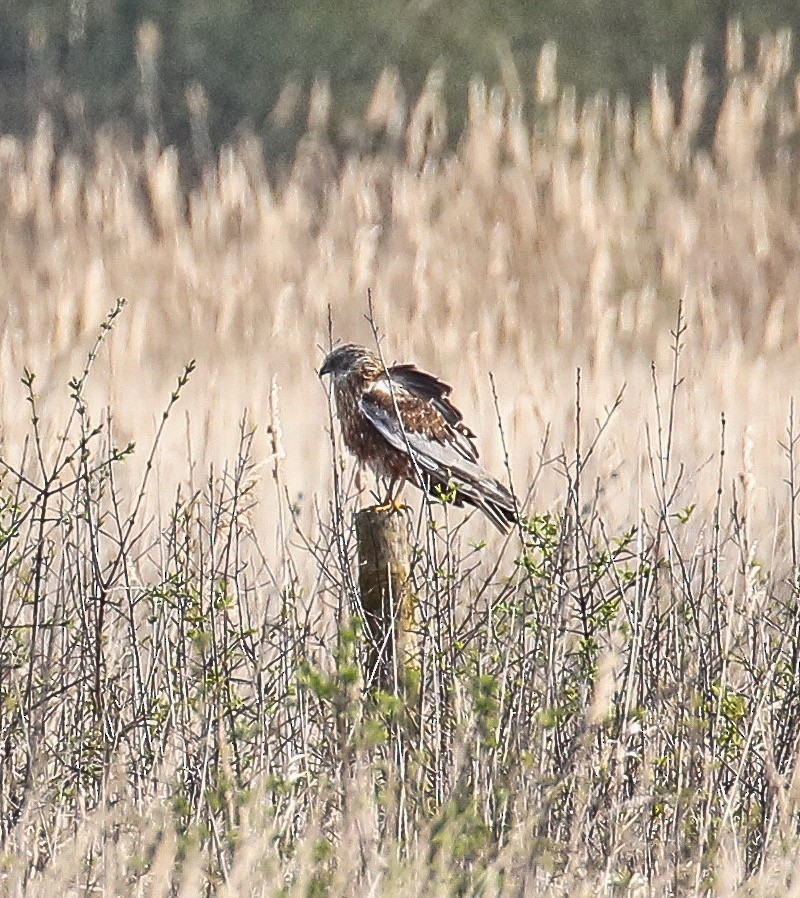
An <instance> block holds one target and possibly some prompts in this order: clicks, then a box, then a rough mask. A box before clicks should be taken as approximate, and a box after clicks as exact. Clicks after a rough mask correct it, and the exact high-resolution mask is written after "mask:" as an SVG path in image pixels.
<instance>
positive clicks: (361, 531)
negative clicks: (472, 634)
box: [356, 507, 416, 694]
mask: <svg viewBox="0 0 800 898" xmlns="http://www.w3.org/2000/svg"><path fill="white" fill-rule="evenodd" d="M356 539H357V541H358V586H359V590H360V592H361V604H362V606H363V609H364V618H365V624H366V633H367V639H368V640H369V651H368V655H367V669H366V670H365V671H364V680H365V682H366V683H367V684H368V685H375V684H377V685H378V686H380V687H381V688H382V689H385V690H386V691H387V692H393V693H395V694H397V693H399V692H401V691H402V687H403V685H404V684H405V681H406V672H407V666H408V664H409V660H410V658H411V656H412V655H413V653H414V649H415V642H416V639H415V633H414V605H413V597H412V593H411V578H410V568H409V546H408V535H407V531H406V527H405V519H404V516H403V515H402V514H399V513H398V512H397V511H394V510H384V509H379V508H377V507H373V508H364V509H362V510H361V511H359V512H357V513H356Z"/></svg>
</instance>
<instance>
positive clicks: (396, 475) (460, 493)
mask: <svg viewBox="0 0 800 898" xmlns="http://www.w3.org/2000/svg"><path fill="white" fill-rule="evenodd" d="M319 373H320V377H322V376H323V375H325V374H330V375H331V376H332V378H333V391H334V397H335V399H336V411H337V413H338V416H339V421H340V423H341V426H342V436H343V437H344V442H345V445H346V446H347V448H348V449H349V450H350V451H351V452H352V453H353V455H355V457H356V458H357V459H358V460H359V461H360V462H361V463H362V464H365V465H368V466H369V467H370V468H372V470H373V471H374V472H375V473H376V474H377V475H378V476H379V477H385V478H386V479H387V480H388V481H389V495H388V497H387V502H388V501H391V499H392V490H393V488H394V486H395V484H397V483H402V482H404V481H406V480H410V481H411V482H412V483H413V484H415V485H416V486H418V487H420V488H421V489H424V490H427V491H428V492H429V493H432V494H434V495H436V494H437V493H439V492H441V491H445V492H449V491H450V490H451V489H453V488H454V489H455V500H454V501H455V504H456V505H462V504H464V503H466V504H468V505H474V506H475V507H476V508H480V509H481V511H483V512H484V514H485V515H486V516H487V517H488V518H489V520H490V521H491V522H492V523H493V524H494V525H495V527H497V528H498V529H499V530H500V531H502V532H503V533H505V532H507V531H508V528H509V525H510V524H512V523H515V522H516V520H517V515H516V509H515V505H514V498H513V496H512V495H511V493H510V492H509V491H508V490H507V489H506V488H505V487H504V486H503V484H502V483H499V482H498V481H497V480H495V479H494V478H493V477H492V476H490V475H489V474H488V473H487V472H486V471H485V470H484V469H483V467H481V465H480V464H479V463H478V450H477V449H476V448H475V443H474V437H475V434H474V433H472V431H471V430H470V429H469V428H468V427H467V426H466V425H465V424H464V423H463V420H462V415H461V412H460V411H459V410H458V409H457V408H456V407H455V406H454V405H453V404H452V403H451V402H450V400H449V398H448V397H449V395H450V392H451V388H450V387H449V386H448V385H447V384H446V383H444V382H443V381H441V380H438V379H437V378H435V377H433V376H432V375H430V374H426V373H425V372H424V371H420V370H419V369H418V368H415V367H414V366H413V365H394V366H393V367H391V368H388V369H386V368H384V366H383V364H382V363H381V361H380V359H379V358H378V357H377V356H375V355H374V354H373V353H371V352H369V351H368V350H367V349H365V348H364V347H363V346H356V345H354V344H352V343H348V344H346V345H344V346H339V347H338V348H337V349H334V350H333V352H331V353H330V354H329V355H328V357H327V358H326V359H325V361H324V362H323V364H322V368H320V372H319ZM398 413H399V417H398Z"/></svg>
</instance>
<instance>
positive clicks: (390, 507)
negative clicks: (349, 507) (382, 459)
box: [375, 477, 408, 512]
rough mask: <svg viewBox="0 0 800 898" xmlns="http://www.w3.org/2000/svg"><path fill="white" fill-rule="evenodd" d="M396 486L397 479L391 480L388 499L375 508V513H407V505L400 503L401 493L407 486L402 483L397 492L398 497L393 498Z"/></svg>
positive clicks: (387, 494) (387, 493)
mask: <svg viewBox="0 0 800 898" xmlns="http://www.w3.org/2000/svg"><path fill="white" fill-rule="evenodd" d="M396 485H397V478H396V477H392V478H391V479H390V480H389V489H388V490H387V492H386V498H385V499H384V500H383V502H381V504H380V505H376V506H375V511H389V512H391V511H405V510H406V509H407V508H408V506H407V505H406V504H405V503H403V502H400V500H399V497H400V492H401V490H402V489H403V487H404V486H405V482H404V481H401V483H400V486H399V488H398V490H397V495H396V496H393V495H392V493H393V492H394V488H395V486H396Z"/></svg>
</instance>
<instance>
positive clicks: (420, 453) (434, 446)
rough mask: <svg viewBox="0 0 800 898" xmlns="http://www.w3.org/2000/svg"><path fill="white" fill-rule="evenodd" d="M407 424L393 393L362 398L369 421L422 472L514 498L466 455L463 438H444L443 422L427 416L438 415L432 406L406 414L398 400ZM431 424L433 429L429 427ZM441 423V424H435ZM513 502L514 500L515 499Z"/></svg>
mask: <svg viewBox="0 0 800 898" xmlns="http://www.w3.org/2000/svg"><path fill="white" fill-rule="evenodd" d="M398 404H399V405H400V408H401V413H402V415H403V418H404V420H405V421H406V426H405V427H404V426H402V425H401V424H400V421H399V419H398V416H397V412H396V410H395V404H394V402H393V400H392V397H391V396H387V395H385V394H384V393H383V392H381V393H365V394H363V395H362V397H361V399H360V400H359V408H360V410H361V412H362V413H363V414H364V416H365V417H366V418H367V420H368V421H369V422H370V423H371V424H372V425H373V427H375V429H376V430H377V431H378V433H380V435H381V436H382V437H383V438H384V439H385V440H386V442H387V443H389V445H390V446H392V447H393V448H395V449H397V450H399V451H400V452H403V453H405V454H406V455H409V454H410V455H411V457H412V459H413V460H414V461H415V462H416V463H417V464H418V465H419V467H420V468H421V469H422V470H423V472H426V473H429V474H433V475H435V476H436V478H437V479H440V480H442V481H444V482H445V483H446V482H448V481H449V480H451V479H452V480H454V481H455V482H456V485H457V486H458V485H459V484H460V485H467V484H472V485H474V486H478V487H479V488H480V492H481V493H482V494H483V496H484V497H486V498H489V499H491V500H494V501H496V502H499V503H501V504H503V505H505V504H507V503H508V502H509V500H511V496H510V494H509V493H508V491H507V490H506V489H505V487H504V486H503V485H502V484H500V483H498V482H497V481H496V480H494V478H492V477H491V476H490V475H489V474H487V473H486V471H484V469H483V468H482V467H481V466H480V465H479V464H476V462H475V460H474V458H470V457H467V456H466V455H465V454H464V452H463V447H462V445H461V443H460V441H457V440H455V439H452V438H451V439H450V440H442V439H440V438H439V437H440V436H441V433H440V431H442V430H443V429H444V427H445V422H444V421H441V420H439V421H436V420H435V418H432V419H431V420H430V422H426V420H425V418H426V416H429V415H435V414H436V413H435V412H434V410H433V409H431V408H430V407H427V408H420V409H419V410H418V414H419V416H420V417H419V419H417V420H415V418H414V417H413V416H412V415H409V414H407V413H406V412H407V409H406V407H405V406H406V403H404V402H403V403H398ZM426 423H429V424H430V425H431V426H430V428H428V427H426V426H425V425H426ZM437 424H438V427H437V426H436V425H437ZM512 502H513V500H512Z"/></svg>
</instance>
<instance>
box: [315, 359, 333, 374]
mask: <svg viewBox="0 0 800 898" xmlns="http://www.w3.org/2000/svg"><path fill="white" fill-rule="evenodd" d="M332 372H333V368H332V367H331V364H330V362H329V361H328V359H325V361H324V362H323V363H322V367H321V368H320V369H319V371H318V372H317V376H318V377H319V378H320V379H322V378H323V377H325V375H326V374H331V373H332Z"/></svg>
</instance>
